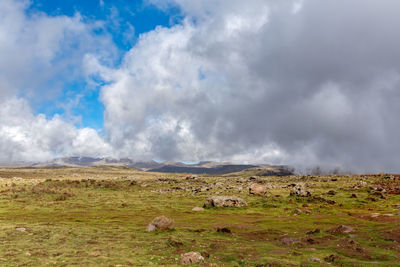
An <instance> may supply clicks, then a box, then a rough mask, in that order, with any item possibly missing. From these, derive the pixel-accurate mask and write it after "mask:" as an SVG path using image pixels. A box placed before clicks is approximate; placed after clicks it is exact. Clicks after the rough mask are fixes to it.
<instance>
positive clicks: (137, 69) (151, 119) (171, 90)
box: [92, 0, 400, 171]
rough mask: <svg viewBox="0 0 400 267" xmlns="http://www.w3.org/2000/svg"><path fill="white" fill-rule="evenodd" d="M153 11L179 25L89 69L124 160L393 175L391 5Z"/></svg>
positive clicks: (308, 0)
mask: <svg viewBox="0 0 400 267" xmlns="http://www.w3.org/2000/svg"><path fill="white" fill-rule="evenodd" d="M149 1H150V2H151V3H153V4H156V5H160V8H164V9H168V6H169V5H175V6H179V7H180V8H181V9H182V12H183V15H184V16H185V19H184V20H183V22H182V23H181V24H180V25H177V26H174V27H172V28H162V27H159V28H157V29H156V30H155V31H152V32H149V33H147V34H143V35H142V36H141V38H140V40H139V42H138V43H137V45H136V46H135V47H133V48H132V49H131V50H130V51H129V52H128V53H127V54H126V55H125V57H124V61H123V64H122V65H121V66H120V67H119V68H117V69H108V68H106V69H105V68H103V69H102V70H100V68H93V71H97V72H99V73H101V74H103V77H104V79H105V80H107V81H108V83H109V84H108V85H106V86H104V87H103V88H102V101H103V103H104V105H105V107H106V111H105V112H106V113H105V119H106V122H105V127H106V129H107V133H108V135H109V141H110V144H111V145H112V146H113V147H114V148H115V149H116V151H118V153H119V154H120V155H123V156H131V157H140V156H142V155H147V156H148V157H161V158H162V159H185V160H202V159H224V160H226V159H232V160H241V161H248V162H273V163H287V164H294V165H296V166H310V165H314V164H320V165H322V166H342V167H344V168H350V169H353V170H360V171H361V170H362V171H367V170H370V171H379V170H387V171H398V170H399V169H398V162H399V160H400V158H399V154H398V151H399V149H400V142H399V141H398V136H399V134H400V125H399V123H398V120H397V118H396V116H397V115H396V114H399V113H398V112H399V109H400V105H399V104H398V103H399V102H398V100H399V97H400V91H399V85H400V84H399V81H400V80H399V67H400V66H399V62H400V60H399V54H398V53H397V52H396V51H397V49H398V47H399V46H400V38H399V36H398V34H397V26H396V25H399V24H400V17H399V16H398V14H397V10H399V8H400V3H399V2H398V1H395V0H383V1H379V2H377V1H373V0H353V1H337V0H328V1H319V0H304V1H294V0H285V1H261V0H260V1H258V0H251V1H239V0H238V1H195V2H193V1H188V0H175V1H157V0H149ZM92 66H94V65H93V64H92Z"/></svg>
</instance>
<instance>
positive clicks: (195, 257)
mask: <svg viewBox="0 0 400 267" xmlns="http://www.w3.org/2000/svg"><path fill="white" fill-rule="evenodd" d="M200 262H204V257H203V256H201V254H200V253H199V252H193V251H192V252H188V253H185V254H182V255H181V264H194V263H200Z"/></svg>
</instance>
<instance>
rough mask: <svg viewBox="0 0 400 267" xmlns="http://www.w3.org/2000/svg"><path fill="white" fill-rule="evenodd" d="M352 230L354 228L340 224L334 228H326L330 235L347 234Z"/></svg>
mask: <svg viewBox="0 0 400 267" xmlns="http://www.w3.org/2000/svg"><path fill="white" fill-rule="evenodd" d="M353 231H354V228H353V227H351V226H347V225H340V226H338V227H336V228H333V229H331V230H328V233H330V234H332V235H341V234H348V233H351V232H353Z"/></svg>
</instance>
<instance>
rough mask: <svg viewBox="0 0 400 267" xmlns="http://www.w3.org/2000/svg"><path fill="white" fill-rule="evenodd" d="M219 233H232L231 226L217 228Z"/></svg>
mask: <svg viewBox="0 0 400 267" xmlns="http://www.w3.org/2000/svg"><path fill="white" fill-rule="evenodd" d="M217 232H218V233H224V234H231V233H232V231H231V229H229V228H226V227H223V228H217Z"/></svg>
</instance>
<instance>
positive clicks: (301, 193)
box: [290, 184, 311, 197]
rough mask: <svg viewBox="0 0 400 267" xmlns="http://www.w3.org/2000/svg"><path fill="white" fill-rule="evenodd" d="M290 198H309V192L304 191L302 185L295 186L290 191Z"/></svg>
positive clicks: (304, 188)
mask: <svg viewBox="0 0 400 267" xmlns="http://www.w3.org/2000/svg"><path fill="white" fill-rule="evenodd" d="M290 195H291V196H300V197H309V196H311V193H310V191H308V190H306V187H305V186H304V185H303V184H297V185H296V186H295V187H293V189H292V190H291V191H290Z"/></svg>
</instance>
